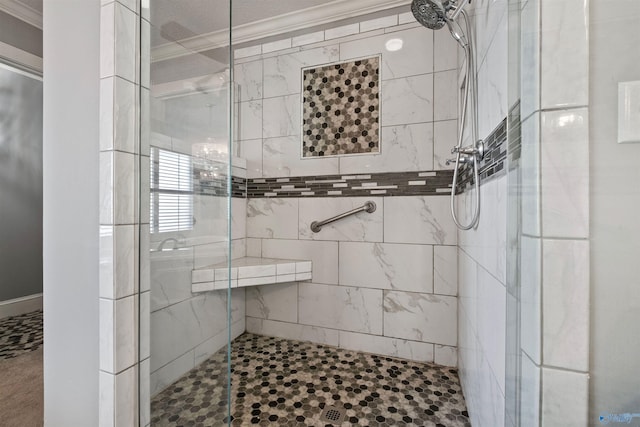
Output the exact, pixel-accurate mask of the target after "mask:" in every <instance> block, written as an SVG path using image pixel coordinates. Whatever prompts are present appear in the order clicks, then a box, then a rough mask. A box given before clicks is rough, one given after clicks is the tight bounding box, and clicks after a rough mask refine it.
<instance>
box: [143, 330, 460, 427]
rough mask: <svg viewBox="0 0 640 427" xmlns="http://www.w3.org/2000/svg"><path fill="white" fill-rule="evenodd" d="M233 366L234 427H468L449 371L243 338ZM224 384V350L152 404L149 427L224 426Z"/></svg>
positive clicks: (454, 372) (319, 347)
mask: <svg viewBox="0 0 640 427" xmlns="http://www.w3.org/2000/svg"><path fill="white" fill-rule="evenodd" d="M231 358H232V365H231V366H232V367H233V369H232V373H231V376H232V386H231V399H232V407H231V425H233V426H251V425H259V426H353V425H357V426H381V427H382V426H405V425H407V426H410V425H414V426H438V427H441V426H446V427H453V426H470V425H471V424H470V422H469V418H468V414H467V411H466V406H465V402H464V397H463V396H462V391H461V389H460V383H459V380H458V374H457V370H456V369H453V368H447V367H443V366H438V365H433V364H424V363H416V362H410V361H406V360H401V359H394V358H389V357H384V356H377V355H373V354H365V353H358V352H353V351H347V350H343V349H338V348H334V347H329V346H323V345H318V344H313V343H308V342H299V341H292V340H285V339H280V338H273V337H263V336H258V335H253V334H248V333H247V334H244V335H242V336H240V337H238V338H237V339H236V340H234V341H233V343H232V346H231ZM226 378H227V365H226V349H223V350H221V351H220V352H218V353H216V354H215V355H213V356H212V357H211V358H209V359H208V360H207V361H205V362H204V363H202V364H201V365H200V366H198V367H196V368H195V369H193V370H191V371H190V372H188V373H187V374H185V375H184V376H183V377H182V378H181V379H179V380H178V381H177V382H175V383H174V384H173V385H171V386H170V387H168V388H167V389H166V390H164V391H163V392H161V393H160V394H158V395H157V396H156V397H155V398H154V399H153V401H152V402H151V414H152V422H151V425H152V426H203V427H204V426H222V425H226V423H227V418H226V417H227V416H228V415H227V407H226V402H227V391H226V386H225V384H226ZM332 408H335V410H330V409H332ZM323 411H324V412H325V414H324V415H325V418H324V419H321V416H322V415H323ZM327 412H328V414H327ZM327 415H328V418H326V416H327ZM332 416H335V417H338V416H342V418H341V420H339V421H327V420H328V419H329V420H331V419H335V417H333V418H332Z"/></svg>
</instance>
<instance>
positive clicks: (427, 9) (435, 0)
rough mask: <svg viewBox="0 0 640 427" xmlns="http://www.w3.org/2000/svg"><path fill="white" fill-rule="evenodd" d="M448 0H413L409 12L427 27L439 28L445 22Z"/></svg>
mask: <svg viewBox="0 0 640 427" xmlns="http://www.w3.org/2000/svg"><path fill="white" fill-rule="evenodd" d="M448 8H449V0H413V2H412V3H411V13H413V16H414V17H415V18H416V20H417V21H418V22H419V23H421V24H422V25H424V26H425V27H427V28H430V29H432V30H439V29H440V28H442V27H444V26H445V24H446V23H447V10H448Z"/></svg>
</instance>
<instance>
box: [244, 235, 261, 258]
mask: <svg viewBox="0 0 640 427" xmlns="http://www.w3.org/2000/svg"><path fill="white" fill-rule="evenodd" d="M247 256H249V257H258V258H259V257H261V256H262V239H252V238H247Z"/></svg>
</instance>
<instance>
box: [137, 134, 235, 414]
mask: <svg viewBox="0 0 640 427" xmlns="http://www.w3.org/2000/svg"><path fill="white" fill-rule="evenodd" d="M158 138H159V137H158ZM158 138H156V139H158ZM153 144H154V142H153V141H152V145H153ZM171 147H172V148H173V149H177V150H178V151H185V150H184V149H181V148H180V144H179V143H176V142H175V141H174V143H173V144H172V145H171ZM186 150H189V147H186ZM237 163H238V164H240V163H241V162H237ZM234 174H235V175H237V176H239V177H241V178H244V177H245V175H246V170H244V169H242V168H241V167H240V166H237V167H235V168H234ZM231 213H232V215H231V235H232V241H231V253H229V241H228V238H227V215H228V214H229V212H228V206H227V198H226V197H225V196H222V195H206V194H195V195H194V196H193V215H194V218H195V223H194V225H193V228H192V229H191V230H185V231H179V232H168V233H161V234H159V233H156V234H153V233H152V234H150V235H147V236H149V238H150V240H149V248H150V251H148V252H146V253H148V254H149V269H148V271H149V287H150V292H148V294H149V295H150V301H149V311H148V313H147V314H146V315H147V316H148V322H149V324H150V327H149V329H150V331H149V334H150V338H149V339H150V343H149V347H150V355H151V358H150V361H149V364H148V367H147V368H148V369H149V375H150V377H149V378H150V379H149V384H148V387H149V388H148V390H149V395H150V396H154V395H155V394H157V393H159V392H161V391H162V390H163V389H164V388H165V387H166V386H168V385H170V384H172V383H173V382H174V381H175V380H176V379H177V378H179V377H180V376H182V375H183V374H184V373H185V372H187V371H188V370H190V369H192V368H193V367H195V366H196V365H197V364H199V363H200V362H201V361H203V360H204V359H206V358H207V357H208V356H210V355H211V354H213V353H215V352H216V351H218V350H219V349H220V348H222V347H223V346H225V345H226V343H227V338H228V327H229V326H230V327H231V331H232V337H234V338H235V337H236V336H238V335H240V334H242V333H243V332H244V331H245V294H244V292H245V291H244V289H237V290H233V291H232V293H231V298H232V301H231V307H232V310H231V316H230V321H231V323H230V324H229V323H228V320H227V300H226V299H227V293H226V291H213V292H207V293H199V294H192V292H191V272H192V270H193V269H195V268H201V267H205V266H208V265H212V264H217V263H220V262H225V261H226V260H227V259H229V258H230V259H236V258H240V257H244V256H245V255H246V225H247V222H246V217H247V199H245V198H241V197H233V198H231ZM167 239H170V240H167ZM171 239H176V241H177V242H174V241H173V240H171ZM163 242H164V243H163ZM161 246H162V249H163V250H159V249H160V247H161ZM168 331H170V332H168ZM143 403H144V402H143ZM144 404H146V403H144Z"/></svg>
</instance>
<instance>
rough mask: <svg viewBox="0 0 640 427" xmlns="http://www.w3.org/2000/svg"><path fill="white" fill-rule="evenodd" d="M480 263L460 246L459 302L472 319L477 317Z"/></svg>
mask: <svg viewBox="0 0 640 427" xmlns="http://www.w3.org/2000/svg"><path fill="white" fill-rule="evenodd" d="M477 282H478V264H477V263H476V262H475V261H474V260H473V258H471V257H470V256H469V255H468V254H467V253H466V252H465V251H463V250H462V249H461V248H458V302H459V304H460V307H461V308H463V309H464V310H465V311H466V313H467V315H468V316H469V317H470V318H471V319H474V321H475V319H476V313H477V306H478V303H477V299H478V287H477V285H476V284H477Z"/></svg>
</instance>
